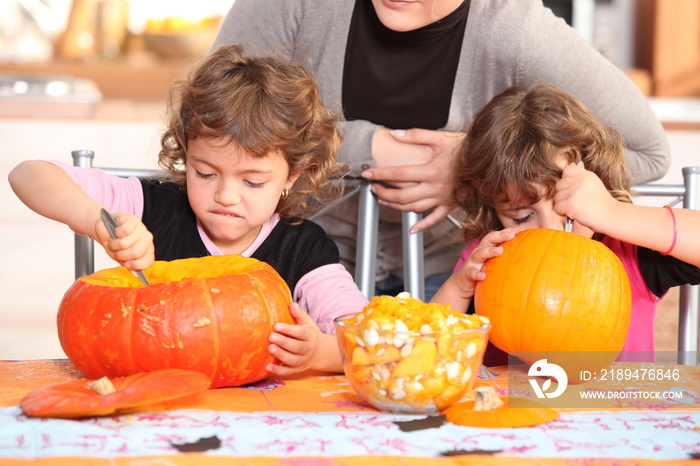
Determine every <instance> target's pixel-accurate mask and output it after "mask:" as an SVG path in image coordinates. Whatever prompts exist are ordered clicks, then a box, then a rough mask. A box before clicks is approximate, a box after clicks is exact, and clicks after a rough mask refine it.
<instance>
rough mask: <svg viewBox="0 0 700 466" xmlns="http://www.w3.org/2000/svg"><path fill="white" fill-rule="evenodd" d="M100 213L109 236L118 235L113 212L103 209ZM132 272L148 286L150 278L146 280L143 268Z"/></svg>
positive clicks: (114, 236)
mask: <svg viewBox="0 0 700 466" xmlns="http://www.w3.org/2000/svg"><path fill="white" fill-rule="evenodd" d="M100 215H101V216H102V221H103V222H104V224H105V226H106V227H107V231H108V232H109V236H110V237H111V238H116V237H117V235H116V234H115V233H114V229H115V228H117V222H116V220H114V217H112V214H110V213H109V212H108V211H107V210H106V209H102V210H101V211H100ZM132 273H133V274H134V275H136V276H137V277H139V278H140V279H141V281H142V282H143V284H144V285H145V286H148V280H146V276H145V275H144V274H143V270H138V271H133V270H132Z"/></svg>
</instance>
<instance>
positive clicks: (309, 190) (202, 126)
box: [158, 45, 348, 223]
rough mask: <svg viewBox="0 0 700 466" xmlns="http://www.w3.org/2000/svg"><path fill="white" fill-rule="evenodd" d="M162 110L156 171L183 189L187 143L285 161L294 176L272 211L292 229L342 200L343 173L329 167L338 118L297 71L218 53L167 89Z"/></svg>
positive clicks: (290, 65)
mask: <svg viewBox="0 0 700 466" xmlns="http://www.w3.org/2000/svg"><path fill="white" fill-rule="evenodd" d="M167 103H168V126H167V128H166V130H165V132H164V133H163V135H162V136H161V151H160V153H159V155H158V164H159V165H160V166H161V167H162V168H163V169H164V170H165V171H166V172H167V173H168V175H169V178H170V179H171V180H172V181H174V182H175V183H177V184H178V185H180V186H181V187H182V188H183V189H185V188H186V174H185V160H186V158H187V143H188V141H189V140H191V139H194V138H198V137H203V138H207V139H212V140H217V141H221V142H222V143H224V144H231V145H234V146H237V148H240V149H243V150H244V151H246V152H247V153H248V154H250V155H252V156H255V157H266V156H267V155H268V154H270V153H272V152H273V151H280V152H281V153H283V154H284V156H285V159H286V160H287V163H288V164H289V169H290V174H297V173H299V174H300V176H299V178H298V179H297V180H296V182H295V183H294V186H293V187H292V189H291V190H290V192H289V196H288V197H286V198H285V199H280V202H279V204H278V205H277V208H276V210H275V211H276V212H277V213H279V214H280V217H281V218H282V219H284V220H285V221H288V222H289V221H292V222H291V223H293V222H294V221H293V220H296V219H299V218H301V217H303V216H305V215H308V214H311V213H313V212H315V211H317V210H318V209H320V208H321V207H323V206H324V205H326V204H328V203H330V202H333V201H335V200H336V199H338V198H339V197H340V196H341V195H342V191H343V183H342V178H343V177H344V176H345V175H346V174H347V171H348V169H347V167H346V166H345V165H343V164H341V163H339V162H338V161H337V160H336V154H337V151H338V146H339V145H340V142H341V135H340V130H339V129H338V128H339V126H340V125H339V119H338V116H337V114H336V113H335V112H332V111H331V110H329V109H327V108H326V107H325V106H324V105H323V103H322V102H321V99H320V96H319V89H318V85H317V83H316V80H315V79H314V77H313V76H312V75H311V73H310V72H309V71H307V70H306V69H305V68H304V67H303V66H302V65H300V64H298V63H296V62H293V61H291V60H287V59H283V58H278V57H274V56H252V55H247V54H246V53H245V51H244V49H243V48H242V47H241V46H239V45H228V46H223V47H219V48H216V49H214V50H213V51H211V52H210V53H208V54H207V55H205V56H204V57H202V58H201V59H200V60H199V62H198V63H196V65H195V66H194V67H193V69H192V71H191V72H190V75H189V76H188V77H187V78H186V79H181V80H176V81H174V82H173V84H172V85H171V87H170V89H169V94H168V102H167Z"/></svg>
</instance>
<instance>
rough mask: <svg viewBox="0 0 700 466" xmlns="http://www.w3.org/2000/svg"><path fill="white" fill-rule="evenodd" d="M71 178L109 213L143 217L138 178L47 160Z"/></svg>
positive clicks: (141, 189) (141, 191) (140, 188)
mask: <svg viewBox="0 0 700 466" xmlns="http://www.w3.org/2000/svg"><path fill="white" fill-rule="evenodd" d="M47 162H50V163H52V164H54V165H56V166H57V167H59V168H61V169H62V170H63V171H65V172H66V173H68V175H69V176H70V177H71V178H73V181H75V182H76V183H77V185H78V186H80V188H81V189H82V190H83V191H85V192H86V193H87V194H88V195H89V196H90V197H91V198H93V199H94V200H95V201H97V202H98V203H100V204H101V205H102V206H103V207H104V208H105V209H107V210H109V211H110V212H122V213H128V214H134V215H137V216H138V217H141V216H142V215H143V188H142V187H141V182H140V181H139V179H138V178H133V177H132V178H121V177H119V176H113V175H108V174H106V173H105V172H104V171H102V170H100V169H99V168H79V167H74V166H73V165H69V164H67V163H65V162H60V161H55V160H47Z"/></svg>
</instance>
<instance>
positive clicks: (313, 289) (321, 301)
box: [294, 264, 368, 333]
mask: <svg viewBox="0 0 700 466" xmlns="http://www.w3.org/2000/svg"><path fill="white" fill-rule="evenodd" d="M294 301H295V302H296V303H298V304H299V305H300V306H301V308H302V309H304V310H305V311H306V312H308V313H309V315H310V316H311V318H312V319H313V320H314V322H316V325H318V327H319V328H320V329H321V331H322V332H323V333H335V328H334V327H333V319H335V318H336V317H338V316H341V315H343V314H351V313H355V312H360V311H361V310H362V309H363V308H364V307H365V306H366V305H367V303H368V301H367V298H365V295H363V294H362V292H361V291H360V290H359V289H358V288H357V285H355V282H354V281H353V279H352V276H351V275H350V273H349V272H348V271H347V270H346V269H345V267H343V266H342V265H341V264H329V265H324V266H323V267H319V268H317V269H314V270H312V271H311V272H309V273H307V274H306V275H304V276H303V277H302V278H301V280H299V282H298V283H297V286H296V288H295V289H294Z"/></svg>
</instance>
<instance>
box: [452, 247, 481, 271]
mask: <svg viewBox="0 0 700 466" xmlns="http://www.w3.org/2000/svg"><path fill="white" fill-rule="evenodd" d="M478 245H479V240H478V239H473V240H471V242H470V243H469V244H468V245H467V247H466V248H464V249H462V253H461V254H460V255H459V259H458V260H457V265H455V268H454V269H453V270H452V273H455V272H456V271H457V270H458V269H459V268H460V267H461V266H462V264H464V263H465V262H466V261H467V259H468V258H469V254H471V253H472V251H473V250H474V249H476V247H477V246H478Z"/></svg>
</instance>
